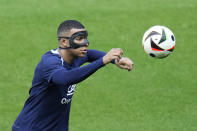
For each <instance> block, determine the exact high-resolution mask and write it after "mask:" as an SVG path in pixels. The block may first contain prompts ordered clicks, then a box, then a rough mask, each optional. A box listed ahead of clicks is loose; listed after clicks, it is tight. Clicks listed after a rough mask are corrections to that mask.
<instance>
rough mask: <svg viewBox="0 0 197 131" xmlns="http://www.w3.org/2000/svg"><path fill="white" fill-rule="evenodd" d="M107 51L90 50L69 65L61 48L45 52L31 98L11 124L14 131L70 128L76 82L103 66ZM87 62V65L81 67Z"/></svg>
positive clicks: (66, 129)
mask: <svg viewBox="0 0 197 131" xmlns="http://www.w3.org/2000/svg"><path fill="white" fill-rule="evenodd" d="M104 55H105V53H104V52H101V51H96V50H88V52H87V54H86V56H85V57H81V58H77V59H75V60H74V62H73V63H72V64H67V63H66V62H65V61H64V60H63V59H62V57H61V56H60V55H59V53H58V49H55V50H51V51H49V52H47V53H45V54H44V55H43V57H42V59H41V61H40V62H39V64H38V65H37V67H36V69H35V73H34V78H33V81H32V87H31V89H30V91H29V97H28V99H27V100H26V102H25V105H24V107H23V109H22V111H21V113H20V114H19V116H18V117H17V119H16V121H15V122H14V124H13V126H12V130H13V131H68V122H69V112H70V106H71V100H72V96H73V94H74V91H75V88H76V84H77V83H79V82H81V81H83V80H84V79H86V78H87V77H88V76H90V75H91V74H93V73H94V72H95V71H96V70H98V69H99V68H101V67H102V66H104V64H103V60H102V57H103V56H104ZM86 62H91V63H90V64H88V65H85V66H82V67H80V66H81V65H82V64H84V63H86Z"/></svg>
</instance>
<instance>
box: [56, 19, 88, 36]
mask: <svg viewBox="0 0 197 131" xmlns="http://www.w3.org/2000/svg"><path fill="white" fill-rule="evenodd" d="M73 28H75V29H84V28H85V27H84V26H83V25H82V24H81V23H80V22H78V21H77V20H66V21H64V22H62V23H61V24H60V25H59V27H58V30H57V36H58V37H62V36H63V34H64V33H67V32H69V31H70V30H71V29H73Z"/></svg>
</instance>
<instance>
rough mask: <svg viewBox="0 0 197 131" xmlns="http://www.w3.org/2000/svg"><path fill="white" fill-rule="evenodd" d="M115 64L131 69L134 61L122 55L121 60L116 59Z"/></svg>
mask: <svg viewBox="0 0 197 131" xmlns="http://www.w3.org/2000/svg"><path fill="white" fill-rule="evenodd" d="M115 64H116V65H117V66H118V67H119V68H121V69H126V70H128V71H131V70H132V69H133V64H134V63H133V62H132V61H131V60H130V59H129V58H127V57H122V58H121V59H120V60H119V61H117V60H115Z"/></svg>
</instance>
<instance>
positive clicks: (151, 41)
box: [142, 25, 175, 59]
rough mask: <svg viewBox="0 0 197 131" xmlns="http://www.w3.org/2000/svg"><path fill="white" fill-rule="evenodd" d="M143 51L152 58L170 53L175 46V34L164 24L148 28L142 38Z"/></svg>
mask: <svg viewBox="0 0 197 131" xmlns="http://www.w3.org/2000/svg"><path fill="white" fill-rule="evenodd" d="M142 46H143V48H144V51H145V52H146V53H147V54H148V55H149V56H151V57H153V58H159V59H162V58H165V57H167V56H168V55H170V54H171V53H172V52H173V50H174V47H175V36H174V34H173V33H172V31H171V30H170V29H168V28H167V27H165V26H160V25H157V26H153V27H151V28H149V29H148V30H147V31H146V32H145V34H144V36H143V39H142Z"/></svg>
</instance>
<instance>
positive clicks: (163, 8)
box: [0, 0, 197, 131]
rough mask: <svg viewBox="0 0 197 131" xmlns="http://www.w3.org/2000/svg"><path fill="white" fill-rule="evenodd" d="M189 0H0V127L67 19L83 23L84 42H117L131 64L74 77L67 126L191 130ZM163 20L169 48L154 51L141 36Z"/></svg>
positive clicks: (75, 130)
mask: <svg viewBox="0 0 197 131" xmlns="http://www.w3.org/2000/svg"><path fill="white" fill-rule="evenodd" d="M196 14H197V1H196V0H137V1H136V0H75V1H74V0H56V1H52V0H40V1H39V0H31V1H27V0H15V1H14V0H0V41H1V44H0V45H1V46H0V56H1V57H0V73H1V76H0V131H10V130H11V126H12V124H13V122H14V120H15V119H16V117H17V115H18V114H19V112H20V111H21V109H22V107H23V104H24V102H25V100H26V98H27V97H28V91H29V88H30V87H31V81H32V77H33V73H34V69H35V67H36V65H37V63H38V62H39V60H40V58H41V56H42V55H43V54H44V53H45V52H46V51H48V50H50V49H53V48H56V47H57V39H56V30H57V27H58V26H59V24H60V22H62V21H64V20H67V19H76V20H79V21H81V22H82V23H83V24H84V25H85V26H86V28H87V30H88V31H89V41H90V46H89V48H91V49H98V50H102V51H106V52H107V51H109V50H110V49H111V48H114V47H119V48H122V49H123V50H124V56H128V57H130V58H131V59H132V60H133V61H134V63H135V66H134V69H133V71H132V72H127V71H125V70H121V69H118V68H117V67H116V66H115V65H112V64H111V65H107V66H106V67H105V68H102V69H101V70H99V71H98V72H96V73H95V74H94V75H92V76H91V77H89V78H88V79H87V80H85V81H84V82H82V83H80V84H78V86H77V90H76V92H75V95H74V97H73V101H72V107H71V114H70V115H71V116H70V131H197V102H196V100H197V66H196V65H197V60H196V57H197V53H196V49H197V45H196V41H197V31H196V29H197V15H196ZM153 25H165V26H167V27H169V28H170V29H171V30H172V31H173V33H174V34H175V37H176V47H175V50H174V52H173V53H172V54H171V55H170V56H169V57H168V58H166V59H161V60H160V59H153V58H151V57H149V56H148V55H146V54H145V53H144V51H143V49H142V44H141V40H142V36H143V34H144V32H145V31H146V30H147V29H148V28H149V27H151V26H153Z"/></svg>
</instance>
